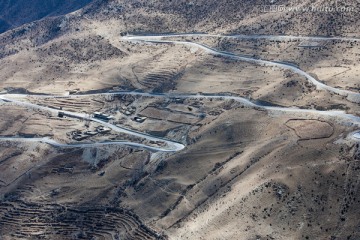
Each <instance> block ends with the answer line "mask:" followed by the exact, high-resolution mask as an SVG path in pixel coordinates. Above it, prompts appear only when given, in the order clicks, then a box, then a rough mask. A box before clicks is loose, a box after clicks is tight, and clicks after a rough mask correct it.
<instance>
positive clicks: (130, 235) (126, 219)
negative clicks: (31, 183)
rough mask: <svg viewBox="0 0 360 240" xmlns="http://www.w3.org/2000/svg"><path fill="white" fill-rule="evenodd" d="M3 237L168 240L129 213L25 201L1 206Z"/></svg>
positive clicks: (126, 211) (116, 209)
mask: <svg viewBox="0 0 360 240" xmlns="http://www.w3.org/2000/svg"><path fill="white" fill-rule="evenodd" d="M0 218H1V219H2V224H1V225H0V230H1V233H2V234H3V236H4V237H10V239H14V238H16V239H74V238H75V239H99V240H100V239H139V240H140V239H141V240H145V239H164V237H162V236H160V235H159V234H158V233H156V232H155V231H153V230H151V229H150V228H148V227H147V226H145V225H144V224H143V223H142V222H141V221H140V220H139V218H138V217H137V216H136V215H135V214H133V213H132V212H130V211H128V210H124V209H121V208H107V207H103V206H98V207H96V206H91V207H87V206H81V207H70V206H62V205H58V204H38V203H28V202H23V201H16V200H15V201H9V202H1V203H0Z"/></svg>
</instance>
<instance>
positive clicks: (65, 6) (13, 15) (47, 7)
mask: <svg viewBox="0 0 360 240" xmlns="http://www.w3.org/2000/svg"><path fill="white" fill-rule="evenodd" d="M89 2H91V0H46V1H41V0H35V1H26V0H25V1H24V0H1V1H0V33H2V32H5V31H7V30H9V29H12V28H16V27H19V26H21V25H22V24H25V23H30V22H32V21H36V20H39V19H42V18H44V17H54V16H59V15H64V14H67V13H70V12H73V11H75V10H78V9H80V8H82V7H84V6H85V5H86V4H88V3H89Z"/></svg>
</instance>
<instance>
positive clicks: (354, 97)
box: [121, 34, 360, 103]
mask: <svg viewBox="0 0 360 240" xmlns="http://www.w3.org/2000/svg"><path fill="white" fill-rule="evenodd" d="M186 36H201V37H213V36H217V37H222V38H229V37H233V38H239V35H234V36H221V35H206V34H194V35H191V34H190V35H189V34H176V35H158V36H125V37H122V38H121V39H122V40H123V41H130V42H131V41H134V42H139V41H140V42H145V43H162V44H178V45H185V46H192V47H198V48H200V49H202V50H204V51H205V52H207V53H209V54H213V55H217V56H223V57H227V58H232V59H235V60H240V61H245V62H250V63H255V64H258V65H262V66H270V67H279V68H282V69H288V70H291V71H293V72H294V73H297V74H299V75H301V76H304V77H305V78H306V79H307V80H308V81H309V82H310V83H312V84H313V85H315V86H316V88H317V89H318V90H326V91H329V92H332V93H335V94H338V95H341V96H345V97H347V99H348V100H349V101H351V102H355V103H360V93H356V92H352V91H348V90H343V89H338V88H334V87H331V86H328V85H326V84H324V83H322V82H319V81H318V80H317V79H315V78H314V77H312V76H311V75H310V74H308V73H306V72H304V71H303V70H301V69H299V68H297V67H295V66H293V65H291V64H289V63H285V62H275V61H269V60H263V59H256V58H252V57H248V56H240V55H236V54H233V53H230V52H225V51H219V50H217V49H214V48H211V47H209V46H207V45H205V44H200V43H195V42H188V41H186V42H185V41H171V40H161V39H163V38H166V37H186ZM253 37H255V36H253ZM266 37H269V38H273V37H275V36H262V38H266ZM281 37H283V38H284V37H285V36H281ZM290 38H291V37H290ZM303 38H305V37H303ZM307 39H322V40H323V39H341V38H321V37H307ZM354 41H355V39H354Z"/></svg>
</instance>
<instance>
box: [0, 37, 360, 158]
mask: <svg viewBox="0 0 360 240" xmlns="http://www.w3.org/2000/svg"><path fill="white" fill-rule="evenodd" d="M186 36H193V37H194V36H195V37H219V38H239V39H269V40H294V39H302V40H341V41H360V39H357V38H341V37H329V38H326V37H303V36H265V35H263V36H261V35H250V36H246V35H232V36H222V35H209V34H167V35H147V36H125V37H122V38H121V39H122V40H124V41H135V42H139V41H140V42H145V43H161V44H180V45H186V46H194V47H198V48H200V49H203V50H204V51H205V52H207V53H209V54H213V55H220V56H224V57H228V58H232V59H236V60H240V61H246V62H251V63H255V64H259V65H264V66H275V67H279V68H283V69H289V70H291V71H293V72H295V73H297V74H299V75H301V76H304V77H305V78H306V79H307V80H308V81H309V82H311V83H312V84H314V85H315V86H316V88H317V89H319V90H326V91H329V92H332V93H335V94H338V95H341V96H346V97H347V99H348V100H349V101H351V102H356V103H360V93H355V92H352V91H348V90H342V89H338V88H334V87H331V86H328V85H326V84H323V83H321V82H319V81H318V80H316V79H315V78H314V77H312V76H311V75H309V74H308V73H306V72H304V71H302V70H301V69H299V68H297V67H295V66H293V65H290V64H288V63H283V62H274V61H268V60H262V59H255V58H251V57H246V56H239V55H235V54H233V53H230V52H225V51H219V50H216V49H214V48H211V47H209V46H206V45H204V44H199V43H194V42H184V41H169V40H161V39H163V38H167V37H186ZM105 95H134V96H144V97H165V98H186V99H187V98H190V99H191V98H194V99H201V98H208V99H210V98H212V99H222V100H234V101H237V102H240V103H241V104H243V105H244V106H247V107H250V108H256V109H263V110H266V111H269V112H284V113H298V114H316V115H322V116H328V117H333V118H335V119H337V120H339V122H340V123H342V124H346V125H350V126H357V127H359V126H360V117H358V116H355V115H351V114H347V113H345V112H344V111H317V110H312V109H298V108H284V107H271V106H263V105H259V104H255V103H253V102H251V101H249V100H248V99H246V98H242V97H236V96H227V95H216V94H212V95H203V94H197V95H192V94H180V93H177V94H174V93H163V94H156V93H142V92H127V91H123V92H106V93H96V94H82V95H69V96H55V95H54V96H52V95H35V94H32V95H26V94H2V95H0V101H3V102H10V103H12V104H16V105H18V106H23V107H26V108H32V109H38V110H42V111H47V112H51V113H52V114H56V115H57V114H58V113H59V111H60V110H56V109H52V108H49V107H44V106H40V105H36V104H33V103H29V102H25V101H19V100H15V99H14V98H25V97H34V98H77V97H81V96H105ZM61 112H64V113H65V114H66V115H67V116H70V117H73V118H79V119H83V120H89V121H93V122H97V123H99V124H101V125H103V126H106V127H108V128H110V129H112V130H114V131H116V132H121V133H125V134H129V135H133V136H136V137H140V138H144V139H147V140H149V141H156V142H161V143H165V146H164V147H153V146H148V145H144V144H139V143H132V142H126V141H117V142H99V143H89V144H60V143H58V142H56V141H54V140H51V139H48V138H32V139H27V138H0V140H3V141H32V142H43V143H47V144H50V145H52V146H55V147H64V148H65V147H80V148H85V147H95V146H102V145H116V144H119V145H128V146H133V147H141V148H146V149H149V150H154V151H165V152H176V151H180V150H182V149H183V148H184V147H185V146H184V145H183V144H181V143H178V142H174V141H170V140H167V139H163V138H157V137H154V136H151V135H148V134H145V133H141V132H137V131H134V130H131V129H127V128H123V127H119V126H116V125H113V124H111V123H108V122H104V121H101V120H99V119H96V118H93V117H91V116H90V115H89V114H84V113H75V112H68V111H63V110H61ZM353 139H360V133H359V132H357V133H354V134H353Z"/></svg>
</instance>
